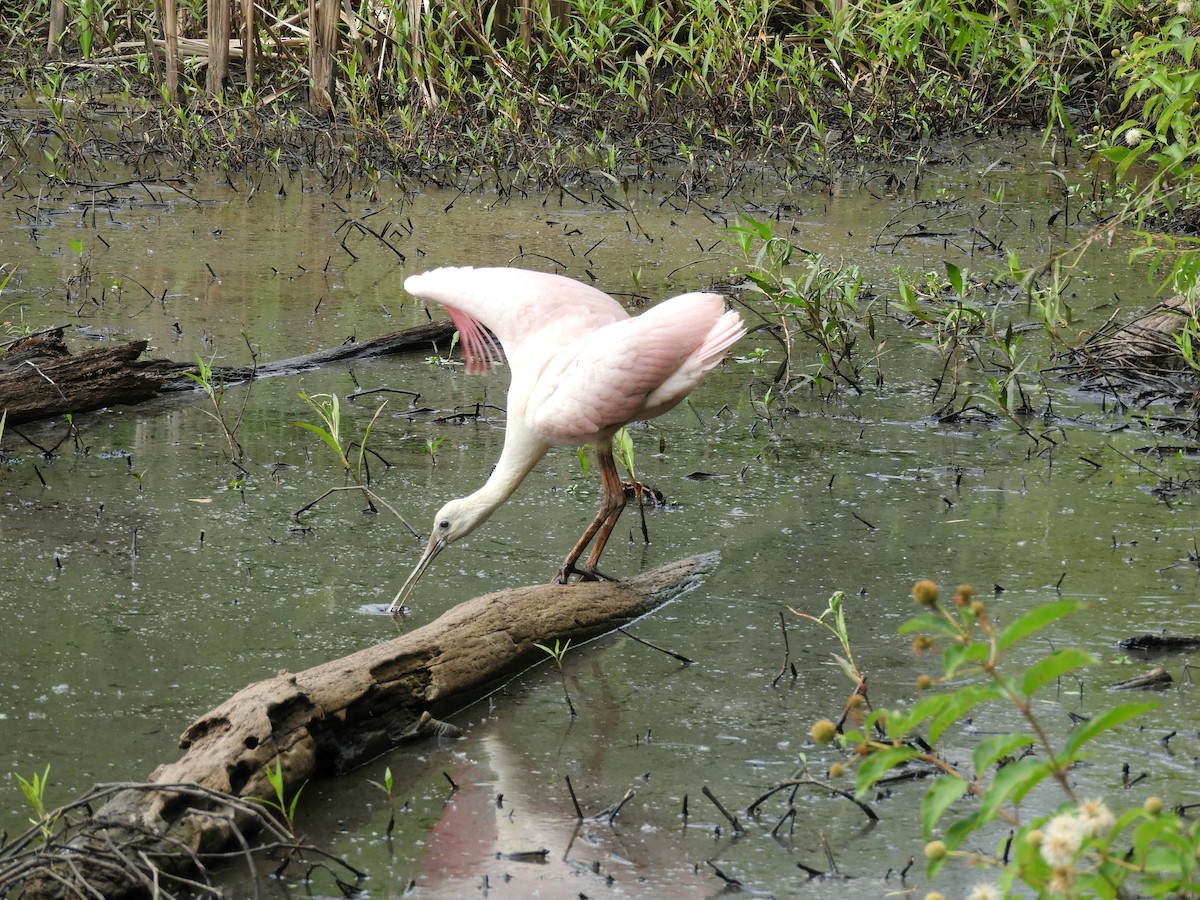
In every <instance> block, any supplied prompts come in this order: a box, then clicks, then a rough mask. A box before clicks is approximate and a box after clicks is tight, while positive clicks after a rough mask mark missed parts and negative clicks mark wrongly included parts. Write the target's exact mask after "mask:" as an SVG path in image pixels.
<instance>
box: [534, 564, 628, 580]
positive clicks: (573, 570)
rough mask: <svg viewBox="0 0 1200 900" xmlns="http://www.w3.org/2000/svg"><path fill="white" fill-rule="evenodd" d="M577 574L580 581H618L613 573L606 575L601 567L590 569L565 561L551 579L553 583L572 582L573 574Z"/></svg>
mask: <svg viewBox="0 0 1200 900" xmlns="http://www.w3.org/2000/svg"><path fill="white" fill-rule="evenodd" d="M573 575H577V576H578V577H579V580H580V581H617V580H618V579H616V578H613V577H612V576H611V575H605V574H604V573H603V572H601V571H600V570H599V569H589V568H587V567H586V566H577V565H575V564H574V563H563V565H562V567H561V568H560V569H559V570H558V572H557V574H555V576H554V578H553V579H552V580H551V582H550V583H551V584H570V583H571V576H573Z"/></svg>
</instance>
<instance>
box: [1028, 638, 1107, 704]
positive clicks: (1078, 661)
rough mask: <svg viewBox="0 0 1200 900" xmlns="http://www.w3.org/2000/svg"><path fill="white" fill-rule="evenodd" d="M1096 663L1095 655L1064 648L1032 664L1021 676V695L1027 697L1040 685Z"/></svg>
mask: <svg viewBox="0 0 1200 900" xmlns="http://www.w3.org/2000/svg"><path fill="white" fill-rule="evenodd" d="M1095 662H1096V654H1094V653H1088V652H1087V651H1086V650H1080V649H1078V648H1077V647H1066V648H1064V649H1062V650H1056V651H1054V652H1053V653H1051V654H1050V655H1049V656H1047V657H1045V658H1044V659H1041V660H1039V661H1038V662H1036V663H1034V664H1033V665H1032V666H1030V667H1029V668H1028V669H1026V670H1025V674H1024V675H1022V676H1021V688H1020V690H1021V693H1022V694H1023V695H1025V696H1026V697H1028V696H1029V695H1030V694H1032V693H1033V692H1034V691H1036V690H1037V689H1038V688H1040V687H1041V686H1042V685H1044V684H1046V683H1047V682H1049V681H1053V680H1055V679H1056V678H1058V677H1059V676H1060V675H1064V674H1066V673H1067V672H1070V671H1072V670H1074V669H1082V668H1083V667H1084V666H1090V665H1092V664H1093V663H1095Z"/></svg>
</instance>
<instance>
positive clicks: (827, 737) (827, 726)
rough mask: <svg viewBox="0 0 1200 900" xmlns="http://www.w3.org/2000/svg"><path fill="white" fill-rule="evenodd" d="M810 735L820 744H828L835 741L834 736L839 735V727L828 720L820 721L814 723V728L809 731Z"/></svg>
mask: <svg viewBox="0 0 1200 900" xmlns="http://www.w3.org/2000/svg"><path fill="white" fill-rule="evenodd" d="M808 733H809V735H811V736H812V739H813V740H814V741H816V742H817V743H818V744H828V743H829V742H830V741H832V740H833V736H834V735H835V734H837V726H836V725H834V724H833V723H832V722H830V721H829V720H828V719H818V720H817V721H815V722H813V726H812V728H810V729H809V730H808Z"/></svg>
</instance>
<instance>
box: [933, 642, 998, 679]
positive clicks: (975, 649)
mask: <svg viewBox="0 0 1200 900" xmlns="http://www.w3.org/2000/svg"><path fill="white" fill-rule="evenodd" d="M990 650H991V648H989V647H988V645H987V644H951V645H950V646H949V647H947V648H946V650H945V652H944V653H942V667H943V669H944V671H945V674H946V677H947V678H949V677H951V676H952V675H954V673H956V672H957V671H958V670H959V669H961V668H962V667H963V666H964V665H967V664H968V663H982V662H983V661H984V660H986V659H987V658H988V653H989V652H990Z"/></svg>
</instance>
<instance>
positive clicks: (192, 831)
mask: <svg viewBox="0 0 1200 900" xmlns="http://www.w3.org/2000/svg"><path fill="white" fill-rule="evenodd" d="M716 558H717V557H716V554H708V555H704V556H699V557H693V558H689V559H684V560H680V561H678V562H675V563H671V564H669V565H666V566H662V567H661V568H658V569H655V570H653V571H651V572H647V573H645V574H642V575H638V576H635V577H633V578H630V579H628V580H626V581H621V582H592V583H581V584H573V585H565V586H563V585H543V586H536V587H526V588H517V589H514V590H509V591H501V592H499V593H494V594H488V595H486V596H483V597H477V598H475V599H474V600H469V601H467V602H465V603H462V604H460V605H459V606H457V607H455V608H454V609H451V610H450V611H448V612H447V613H445V614H444V615H442V616H441V617H440V618H438V619H437V620H436V621H434V622H432V623H430V624H428V625H426V626H424V627H422V628H419V629H417V630H415V631H413V632H411V633H409V634H405V635H403V636H401V637H398V638H395V639H393V640H390V641H387V642H385V643H382V644H378V645H376V646H373V647H368V648H366V649H364V650H361V651H359V652H357V653H354V654H352V655H350V656H347V657H345V658H343V659H339V660H335V661H333V662H328V663H325V664H323V665H320V666H316V667H315V668H312V669H308V670H307V671H304V672H299V673H296V674H290V673H288V672H281V673H280V674H279V675H277V676H275V677H274V678H269V679H267V680H265V681H260V682H258V683H257V684H253V685H250V686H249V687H247V688H245V689H243V690H241V691H239V692H238V693H237V694H235V695H234V696H232V697H230V698H229V699H228V700H226V701H225V702H224V703H222V704H221V705H220V706H218V707H217V708H215V709H213V710H212V711H211V712H209V713H207V714H206V715H204V716H202V717H201V718H199V719H198V720H197V721H196V722H194V723H193V724H192V725H191V726H190V727H189V728H188V729H187V731H185V732H184V734H183V737H182V738H181V741H180V745H181V747H182V748H183V750H184V754H183V756H182V757H181V758H180V759H179V760H178V761H177V762H174V763H170V764H168V765H164V766H160V767H159V768H158V769H156V770H155V771H154V773H153V774H152V775H151V776H150V779H149V781H150V783H151V788H150V789H147V786H146V785H140V786H138V788H137V789H129V790H125V791H122V792H120V793H117V794H116V795H115V796H113V797H112V798H111V799H110V800H108V802H107V803H106V804H105V805H104V806H103V807H102V808H101V809H100V810H98V811H97V812H96V813H95V814H94V815H93V816H91V817H90V818H89V819H88V820H86V821H85V822H84V824H83V826H82V828H81V829H78V830H76V831H75V833H74V834H73V836H72V837H70V838H69V841H68V842H67V843H65V844H63V843H61V842H56V841H48V842H47V844H46V846H45V849H44V850H39V851H38V852H39V853H40V854H41V857H40V860H39V863H38V864H36V865H30V864H29V863H28V862H26V863H25V864H24V866H23V868H22V872H23V873H27V874H25V875H24V877H22V879H21V883H22V884H23V887H24V893H23V894H22V895H21V896H23V897H76V896H89V897H90V896H103V897H123V896H137V895H141V894H144V893H146V885H147V884H149V883H155V884H157V883H159V876H160V875H161V876H162V878H163V879H164V880H169V879H172V878H176V877H178V876H180V875H183V876H186V875H187V874H189V873H190V872H194V871H195V870H196V865H197V863H198V861H199V859H202V858H203V854H205V853H214V852H217V851H218V850H221V849H224V848H225V847H226V846H228V845H229V844H230V843H231V841H233V840H234V839H235V838H237V837H238V836H239V835H240V834H241V833H242V832H243V831H252V830H253V829H254V827H255V823H254V822H253V820H252V819H251V818H250V817H249V816H247V815H246V814H245V811H244V810H241V811H239V810H240V808H239V805H238V804H237V803H230V804H225V803H221V802H219V801H218V800H217V799H212V798H209V799H206V794H205V792H208V791H215V792H220V793H221V794H228V795H233V796H234V797H237V798H242V799H249V798H258V799H262V800H273V799H274V797H275V793H274V790H273V788H272V787H271V785H270V784H269V782H268V779H267V777H266V774H265V771H266V770H267V768H268V767H270V769H271V770H272V771H274V767H275V766H276V765H279V766H280V767H281V771H282V773H283V777H284V781H285V784H286V789H285V794H286V796H288V797H291V796H292V795H293V794H294V793H295V791H296V790H297V789H298V788H299V787H300V786H301V785H302V784H303V783H304V782H305V781H307V780H309V779H311V778H314V777H319V776H330V775H339V774H341V773H344V772H346V771H347V770H349V769H352V768H354V767H355V766H358V765H361V764H362V763H363V762H365V761H367V760H369V759H371V758H373V757H376V756H378V755H379V754H382V753H385V752H387V751H388V750H391V749H392V748H394V747H396V746H397V745H399V744H401V743H404V742H406V741H411V740H414V739H417V738H420V737H423V736H426V735H430V734H439V733H444V729H443V726H442V725H441V723H439V722H438V720H437V717H440V716H444V715H447V714H448V713H451V712H453V711H455V710H458V709H461V708H463V707H464V706H465V705H467V704H469V703H470V702H472V701H474V700H476V699H478V698H479V697H481V696H483V695H484V694H485V693H487V692H488V691H490V690H492V689H494V688H495V687H497V686H498V685H499V684H500V683H502V681H503V680H504V679H505V678H507V677H510V676H512V675H513V674H515V673H517V672H519V671H521V670H522V669H524V668H527V667H529V666H532V665H534V664H536V663H537V662H539V661H544V660H546V659H547V657H546V654H545V653H544V652H543V651H541V650H539V649H537V648H536V647H535V646H534V645H535V642H537V643H547V642H550V643H553V642H555V641H566V640H570V641H571V642H572V645H573V646H575V645H578V644H579V643H580V642H581V641H585V640H588V639H590V638H593V637H596V636H598V635H600V634H603V633H606V632H608V631H611V630H613V629H615V628H617V627H619V626H621V625H624V624H627V623H628V622H630V621H632V620H634V619H636V618H637V617H639V616H642V615H645V614H646V613H648V612H650V611H651V610H653V609H654V608H655V607H657V606H659V605H661V604H663V603H665V602H667V601H668V600H670V599H672V598H674V597H676V596H678V595H679V594H681V593H683V592H685V591H687V590H690V589H691V588H693V587H695V586H697V585H698V584H699V583H700V581H701V580H702V579H703V576H704V575H705V574H706V573H707V572H708V571H709V570H710V569H711V568H712V567H713V566H714V565H715V563H716ZM381 621H387V620H386V619H385V620H381ZM155 784H157V785H162V786H163V789H162V790H154V789H153V785H155ZM180 785H184V786H188V787H189V788H190V790H188V791H181V790H179V789H178V788H179V786H180ZM242 806H244V804H242ZM123 861H135V862H136V861H141V862H140V863H138V871H131V869H133V866H132V865H130V866H126V865H124V864H123ZM151 861H152V862H151ZM147 867H149V874H147ZM3 876H4V872H3V866H0V888H3V887H8V888H9V889H11V888H12V887H14V885H13V884H11V883H10V884H8V885H4V884H3V882H4V880H5V879H4V877H3ZM0 892H3V891H0Z"/></svg>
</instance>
